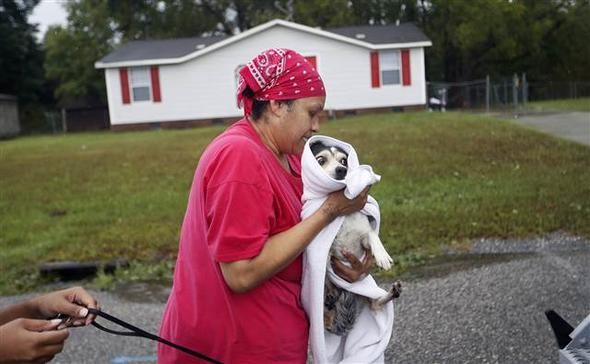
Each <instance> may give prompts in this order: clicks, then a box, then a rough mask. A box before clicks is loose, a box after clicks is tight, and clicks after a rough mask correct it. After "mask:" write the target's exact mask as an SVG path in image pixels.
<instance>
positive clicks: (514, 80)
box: [512, 73, 518, 110]
mask: <svg viewBox="0 0 590 364" xmlns="http://www.w3.org/2000/svg"><path fill="white" fill-rule="evenodd" d="M512 104H513V105H514V110H516V109H518V75H517V74H516V73H515V74H514V75H513V76H512Z"/></svg>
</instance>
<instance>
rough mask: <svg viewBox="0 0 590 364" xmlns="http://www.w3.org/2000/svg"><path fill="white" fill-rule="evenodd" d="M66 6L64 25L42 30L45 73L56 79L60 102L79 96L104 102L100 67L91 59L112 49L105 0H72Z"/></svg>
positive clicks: (73, 99)
mask: <svg viewBox="0 0 590 364" xmlns="http://www.w3.org/2000/svg"><path fill="white" fill-rule="evenodd" d="M66 7H67V11H68V25H67V27H66V28H63V27H61V26H52V27H50V28H49V29H48V30H47V33H46V34H45V49H46V59H45V74H46V76H47V78H48V79H49V80H52V81H54V82H55V83H56V85H57V87H56V89H55V96H56V98H57V99H58V100H59V101H60V102H61V103H62V104H66V103H69V102H72V101H75V100H79V99H86V100H95V101H102V102H103V103H106V91H105V82H104V71H103V70H97V69H95V68H94V62H96V61H98V60H99V59H100V58H102V57H104V56H105V55H107V54H108V53H109V52H110V51H111V49H112V42H113V37H114V31H113V29H112V28H111V20H110V18H109V17H108V12H107V1H106V0H100V1H72V2H69V3H67V6H66Z"/></svg>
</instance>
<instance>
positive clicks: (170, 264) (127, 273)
mask: <svg viewBox="0 0 590 364" xmlns="http://www.w3.org/2000/svg"><path fill="white" fill-rule="evenodd" d="M173 271H174V261H172V260H164V261H159V262H149V263H146V262H140V261H134V262H132V263H131V264H130V265H129V267H125V268H118V269H117V270H116V271H115V272H114V274H111V273H105V272H104V270H101V271H99V272H98V274H97V276H96V278H95V279H94V280H93V281H92V283H91V284H89V286H94V287H96V288H98V289H101V290H112V289H113V288H115V287H116V286H117V285H118V284H127V283H140V282H141V283H146V282H147V283H160V284H166V285H170V284H171V283H172V273H173Z"/></svg>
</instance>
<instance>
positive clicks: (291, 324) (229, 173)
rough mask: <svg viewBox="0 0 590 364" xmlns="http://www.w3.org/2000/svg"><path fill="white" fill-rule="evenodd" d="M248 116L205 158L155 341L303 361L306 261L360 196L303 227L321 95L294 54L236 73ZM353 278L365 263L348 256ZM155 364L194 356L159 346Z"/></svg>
mask: <svg viewBox="0 0 590 364" xmlns="http://www.w3.org/2000/svg"><path fill="white" fill-rule="evenodd" d="M240 75H241V78H240V83H239V86H238V94H237V98H238V104H243V107H244V115H245V117H244V118H243V119H242V120H240V121H238V122H236V123H235V124H234V125H232V126H231V127H230V128H228V129H227V130H226V131H225V132H223V133H222V134H221V135H220V136H218V137H217V138H216V139H215V140H214V141H213V142H212V143H211V144H210V145H209V146H208V148H207V149H206V150H205V152H204V153H203V155H202V157H201V159H200V161H199V164H198V167H197V170H196V173H195V176H194V180H193V184H192V188H191V192H190V197H189V201H188V207H187V211H186V215H185V218H184V222H183V225H182V230H181V237H180V245H179V252H178V259H177V262H176V268H175V272H174V285H173V287H172V292H171V294H170V297H169V299H168V303H167V306H166V309H165V312H164V316H163V321H162V326H161V329H160V335H161V336H162V337H163V338H165V339H168V340H170V341H173V342H175V343H177V344H180V345H183V346H187V347H189V348H191V349H193V350H196V351H198V352H201V353H203V354H204V355H206V356H208V357H211V358H214V359H216V360H218V361H221V362H224V363H257V364H258V363H304V362H305V361H306V359H307V342H308V329H309V327H308V321H307V317H306V315H305V312H304V310H303V308H302V306H301V304H300V290H301V275H302V258H301V253H302V252H303V250H304V249H305V247H306V246H307V245H308V244H309V243H310V242H311V241H312V239H313V238H314V237H315V235H316V234H317V233H318V232H319V231H320V230H321V229H323V228H324V227H325V226H326V225H328V224H329V223H330V222H331V221H332V220H333V219H334V218H336V217H337V216H340V215H346V214H349V213H352V212H354V211H358V210H360V209H361V208H362V207H363V206H364V205H365V203H366V199H367V192H368V191H364V193H362V194H361V196H359V197H357V198H356V199H354V200H347V199H346V198H345V197H344V195H343V193H342V192H337V193H334V194H332V195H330V196H329V198H328V199H327V200H326V202H325V203H324V204H323V205H322V207H321V208H320V209H319V210H318V211H317V212H316V213H314V214H313V215H311V216H310V217H308V218H307V219H305V220H303V221H301V219H300V211H301V194H302V188H303V187H302V182H301V175H300V155H301V153H302V152H303V148H304V146H305V143H306V141H307V139H308V138H309V137H311V135H312V134H313V133H315V132H317V131H318V130H319V122H320V114H321V112H322V110H323V108H324V103H325V98H326V92H325V90H324V85H323V82H322V79H321V77H320V76H319V74H318V73H317V71H316V70H315V69H314V68H313V67H312V66H311V65H310V64H309V63H307V61H306V60H305V59H304V58H303V57H302V56H301V55H300V54H298V53H296V52H294V51H292V50H288V49H270V50H267V51H264V52H262V53H261V54H259V55H258V56H257V57H255V58H254V59H252V60H251V61H250V62H248V64H247V65H246V66H245V67H244V68H243V69H241V70H240ZM350 260H351V264H352V266H353V269H347V268H346V267H344V266H342V265H340V266H339V267H336V268H340V269H341V270H340V274H342V275H343V276H344V277H346V278H347V279H350V280H355V279H356V278H358V277H359V276H360V275H362V274H363V273H365V272H366V271H367V270H368V265H369V261H365V262H359V261H358V260H356V259H354V258H353V257H351V258H350ZM158 362H159V363H180V362H182V363H190V362H198V361H197V360H196V359H194V358H191V357H189V356H187V355H186V354H184V353H182V352H179V351H176V350H174V349H172V348H169V347H166V346H162V345H160V346H159V347H158Z"/></svg>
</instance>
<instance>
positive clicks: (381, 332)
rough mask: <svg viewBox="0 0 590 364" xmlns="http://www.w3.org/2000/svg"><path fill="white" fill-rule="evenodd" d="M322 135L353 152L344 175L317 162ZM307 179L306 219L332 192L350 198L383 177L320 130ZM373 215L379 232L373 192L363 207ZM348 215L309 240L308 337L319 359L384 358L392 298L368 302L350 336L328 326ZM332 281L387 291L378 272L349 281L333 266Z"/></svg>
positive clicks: (306, 157)
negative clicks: (334, 254)
mask: <svg viewBox="0 0 590 364" xmlns="http://www.w3.org/2000/svg"><path fill="white" fill-rule="evenodd" d="M317 140H321V141H322V142H323V143H324V144H326V145H329V146H337V147H339V148H342V149H343V150H344V151H346V152H347V153H348V173H347V176H346V178H345V179H344V180H335V179H333V178H331V177H330V176H328V175H327V174H326V172H325V171H324V170H323V169H322V167H321V166H320V165H319V164H318V162H317V161H316V159H315V158H314V156H313V153H312V152H311V149H310V148H309V145H310V144H311V143H313V142H314V141H317ZM301 176H302V179H303V196H302V201H303V210H302V212H301V217H302V218H303V219H304V218H306V217H308V216H309V215H311V214H313V213H314V212H315V211H317V209H318V208H319V207H320V206H321V205H322V203H323V202H324V201H325V200H326V198H327V196H328V194H329V193H331V192H334V191H338V190H341V189H343V188H345V191H344V193H345V195H346V197H348V198H350V199H352V198H354V197H356V196H357V195H358V194H359V193H360V192H361V191H362V190H363V189H365V187H367V186H369V185H372V184H374V183H376V182H378V181H379V180H380V179H381V177H380V176H379V175H377V174H375V173H374V172H373V169H372V168H371V167H370V166H368V165H359V161H358V156H357V154H356V152H355V150H354V148H353V147H352V146H351V145H350V144H348V143H345V142H342V141H340V140H337V139H334V138H331V137H327V136H320V135H316V136H313V137H311V138H310V139H309V140H308V141H307V143H306V145H305V149H304V151H303V155H302V157H301ZM361 212H363V213H364V214H366V215H369V216H372V217H373V218H374V224H373V229H374V230H375V232H376V233H377V234H379V223H380V219H381V216H380V214H379V205H378V204H377V201H375V199H374V198H372V197H371V196H369V198H368V201H367V204H366V205H365V207H364V208H363V210H361ZM343 221H344V217H342V216H341V217H338V218H336V219H335V220H334V221H333V222H332V223H330V225H328V226H326V227H325V228H324V229H323V230H322V231H321V232H320V233H319V234H318V235H317V236H316V237H315V239H314V240H313V241H312V242H311V243H310V244H309V246H308V247H307V249H306V250H305V252H304V255H303V279H302V291H301V301H302V304H303V307H304V308H305V310H306V312H307V315H308V317H309V321H310V333H309V339H310V344H311V350H312V354H313V360H314V363H383V362H384V360H385V357H384V353H385V349H386V348H387V345H388V343H389V340H390V338H391V334H392V332H393V302H392V301H389V302H388V303H387V304H386V306H385V307H384V308H383V309H381V310H378V311H373V310H371V309H370V308H369V305H366V306H365V307H364V308H363V310H362V311H361V313H360V315H359V317H358V319H357V322H356V324H355V325H354V327H353V328H352V329H351V330H350V331H349V332H348V334H347V335H346V336H337V335H334V334H332V333H330V332H328V331H326V330H324V280H325V276H326V266H327V262H328V254H329V250H330V246H331V245H332V242H333V241H334V238H335V237H336V234H337V232H338V230H339V229H340V226H341V225H342V222H343ZM328 274H329V276H330V280H331V281H332V282H334V283H335V284H336V285H338V286H340V287H342V288H344V289H346V290H349V291H351V292H354V293H356V294H360V295H363V296H366V297H369V298H377V297H381V296H382V295H384V294H385V293H386V291H385V290H383V289H382V288H380V287H379V286H378V285H377V283H376V282H375V280H374V279H373V277H371V276H370V275H368V276H367V277H365V278H364V279H362V280H359V281H357V282H354V283H349V282H347V281H345V280H344V279H342V278H340V277H339V276H338V275H336V274H335V273H334V272H333V271H332V269H331V267H329V268H328Z"/></svg>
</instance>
